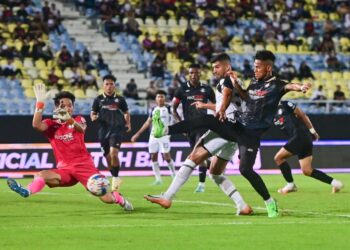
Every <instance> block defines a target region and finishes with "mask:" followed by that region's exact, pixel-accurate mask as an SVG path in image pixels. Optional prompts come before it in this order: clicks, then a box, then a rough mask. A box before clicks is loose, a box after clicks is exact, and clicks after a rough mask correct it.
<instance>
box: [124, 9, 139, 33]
mask: <svg viewBox="0 0 350 250" xmlns="http://www.w3.org/2000/svg"><path fill="white" fill-rule="evenodd" d="M139 26H140V25H139V23H138V22H137V21H136V19H135V16H134V14H133V13H132V12H131V13H130V14H129V15H128V20H127V22H126V23H125V31H126V32H127V33H129V34H131V35H134V36H136V37H139V36H140V35H141V34H142V32H141V31H140V29H139Z"/></svg>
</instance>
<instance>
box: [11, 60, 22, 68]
mask: <svg viewBox="0 0 350 250" xmlns="http://www.w3.org/2000/svg"><path fill="white" fill-rule="evenodd" d="M13 65H14V66H15V67H16V68H17V69H22V68H23V64H22V62H21V61H20V60H18V59H15V60H14V61H13Z"/></svg>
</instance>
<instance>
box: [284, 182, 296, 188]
mask: <svg viewBox="0 0 350 250" xmlns="http://www.w3.org/2000/svg"><path fill="white" fill-rule="evenodd" d="M286 186H287V188H293V187H294V186H295V184H294V182H288V183H287V185H286Z"/></svg>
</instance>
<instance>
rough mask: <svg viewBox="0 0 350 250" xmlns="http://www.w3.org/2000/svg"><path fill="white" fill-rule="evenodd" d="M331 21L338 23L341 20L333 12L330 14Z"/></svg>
mask: <svg viewBox="0 0 350 250" xmlns="http://www.w3.org/2000/svg"><path fill="white" fill-rule="evenodd" d="M329 19H331V20H332V21H338V20H339V19H340V18H339V15H338V14H337V13H335V12H333V13H330V14H329Z"/></svg>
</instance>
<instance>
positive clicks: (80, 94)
mask: <svg viewBox="0 0 350 250" xmlns="http://www.w3.org/2000/svg"><path fill="white" fill-rule="evenodd" d="M74 95H75V97H76V98H79V99H85V98H86V95H85V93H84V91H83V90H82V89H76V90H74Z"/></svg>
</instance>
